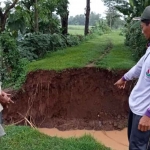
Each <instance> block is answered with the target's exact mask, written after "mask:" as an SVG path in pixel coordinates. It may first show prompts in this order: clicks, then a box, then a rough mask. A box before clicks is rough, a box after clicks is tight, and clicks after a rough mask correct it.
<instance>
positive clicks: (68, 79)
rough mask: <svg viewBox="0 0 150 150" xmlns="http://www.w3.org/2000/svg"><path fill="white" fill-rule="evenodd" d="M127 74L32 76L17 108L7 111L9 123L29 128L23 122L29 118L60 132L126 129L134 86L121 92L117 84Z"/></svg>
mask: <svg viewBox="0 0 150 150" xmlns="http://www.w3.org/2000/svg"><path fill="white" fill-rule="evenodd" d="M124 73H125V71H119V72H115V73H113V72H110V71H108V70H102V69H97V68H82V69H70V70H64V71H62V72H55V71H42V70H39V71H36V72H31V73H29V74H28V75H27V79H26V82H25V84H24V85H23V87H22V89H21V90H20V91H18V92H17V93H15V94H14V96H13V98H12V99H13V100H14V101H15V104H13V105H11V106H10V107H9V109H8V110H5V111H4V120H5V123H7V124H10V123H16V122H18V121H19V122H18V123H20V124H28V123H27V122H26V121H25V120H23V121H21V120H22V119H24V117H26V119H28V120H29V121H30V122H31V123H34V124H35V125H36V126H37V127H48V128H54V127H55V128H58V129H59V130H70V129H88V130H89V129H90V130H91V129H94V130H113V129H122V128H124V127H125V126H126V122H127V113H128V96H129V93H130V90H131V88H132V85H131V83H128V85H127V87H126V89H125V90H119V89H117V88H116V87H115V86H114V83H115V82H116V81H117V80H118V79H119V78H120V77H121V76H122V75H123V74H124Z"/></svg>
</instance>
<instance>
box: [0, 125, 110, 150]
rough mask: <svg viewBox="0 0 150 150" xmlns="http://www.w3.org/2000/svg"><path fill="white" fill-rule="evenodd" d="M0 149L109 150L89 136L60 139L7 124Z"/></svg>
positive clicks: (27, 128)
mask: <svg viewBox="0 0 150 150" xmlns="http://www.w3.org/2000/svg"><path fill="white" fill-rule="evenodd" d="M6 131H7V135H6V136H4V137H3V138H2V139H1V140H0V150H110V149H109V148H106V147H104V146H103V145H101V144H99V143H98V142H96V141H95V140H94V139H93V138H92V137H91V136H88V135H85V136H84V137H81V138H78V139H77V138H69V139H62V138H57V137H49V136H47V135H44V134H41V133H39V132H38V131H36V130H33V129H31V128H29V127H21V126H17V127H16V126H8V127H6Z"/></svg>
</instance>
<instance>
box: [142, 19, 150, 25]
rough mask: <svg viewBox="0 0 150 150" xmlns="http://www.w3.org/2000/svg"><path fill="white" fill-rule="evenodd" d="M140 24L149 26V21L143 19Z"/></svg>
mask: <svg viewBox="0 0 150 150" xmlns="http://www.w3.org/2000/svg"><path fill="white" fill-rule="evenodd" d="M141 22H142V23H145V24H146V25H147V26H148V25H149V24H150V20H148V19H143V20H141Z"/></svg>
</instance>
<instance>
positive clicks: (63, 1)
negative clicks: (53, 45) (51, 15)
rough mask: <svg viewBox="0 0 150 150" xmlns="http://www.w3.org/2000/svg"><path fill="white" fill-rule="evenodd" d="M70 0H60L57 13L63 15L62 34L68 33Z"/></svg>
mask: <svg viewBox="0 0 150 150" xmlns="http://www.w3.org/2000/svg"><path fill="white" fill-rule="evenodd" d="M68 4H69V2H68V0H58V6H57V14H59V15H60V17H61V27H62V34H64V35H65V34H68V16H69V11H68Z"/></svg>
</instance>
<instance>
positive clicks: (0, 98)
mask: <svg viewBox="0 0 150 150" xmlns="http://www.w3.org/2000/svg"><path fill="white" fill-rule="evenodd" d="M9 95H10V94H7V93H5V92H3V91H2V95H0V103H1V104H2V105H3V106H4V107H6V108H8V104H10V103H14V102H13V101H12V100H11V98H10V97H9Z"/></svg>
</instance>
